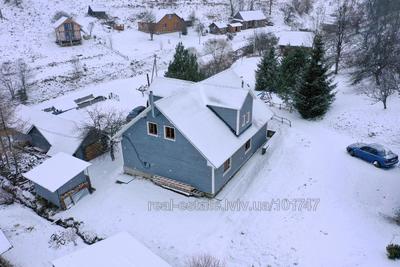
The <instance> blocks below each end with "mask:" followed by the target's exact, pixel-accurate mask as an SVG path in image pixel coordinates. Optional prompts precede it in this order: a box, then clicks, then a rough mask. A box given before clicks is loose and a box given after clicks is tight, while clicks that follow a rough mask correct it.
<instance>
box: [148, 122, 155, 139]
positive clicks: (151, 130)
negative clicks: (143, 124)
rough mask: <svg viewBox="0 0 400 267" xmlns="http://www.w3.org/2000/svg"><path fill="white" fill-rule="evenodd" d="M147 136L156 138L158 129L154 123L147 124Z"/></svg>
mask: <svg viewBox="0 0 400 267" xmlns="http://www.w3.org/2000/svg"><path fill="white" fill-rule="evenodd" d="M147 134H148V135H152V136H158V129H157V124H156V123H154V122H147Z"/></svg>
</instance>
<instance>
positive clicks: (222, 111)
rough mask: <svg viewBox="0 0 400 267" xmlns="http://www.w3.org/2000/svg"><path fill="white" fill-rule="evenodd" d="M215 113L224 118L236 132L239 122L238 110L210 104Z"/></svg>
mask: <svg viewBox="0 0 400 267" xmlns="http://www.w3.org/2000/svg"><path fill="white" fill-rule="evenodd" d="M208 107H209V108H210V109H211V110H212V111H214V113H215V114H216V115H217V116H218V117H219V118H220V119H222V120H223V121H224V122H225V123H226V125H228V126H229V128H230V129H231V130H232V132H234V133H235V134H236V124H237V112H238V111H237V110H236V109H229V108H221V107H215V106H208Z"/></svg>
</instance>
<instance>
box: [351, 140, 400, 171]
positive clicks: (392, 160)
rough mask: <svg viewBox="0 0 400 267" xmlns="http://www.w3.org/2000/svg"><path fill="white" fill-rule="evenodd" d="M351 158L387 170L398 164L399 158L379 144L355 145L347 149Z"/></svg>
mask: <svg viewBox="0 0 400 267" xmlns="http://www.w3.org/2000/svg"><path fill="white" fill-rule="evenodd" d="M347 152H348V153H349V154H350V155H351V156H353V157H358V158H360V159H363V160H365V161H368V162H370V163H372V164H374V166H375V167H377V168H381V167H382V168H389V167H392V166H394V165H396V164H397V163H399V157H398V156H397V155H396V154H394V153H393V152H392V151H390V149H387V148H386V147H384V146H382V145H380V144H364V143H355V144H352V145H349V146H348V147H347Z"/></svg>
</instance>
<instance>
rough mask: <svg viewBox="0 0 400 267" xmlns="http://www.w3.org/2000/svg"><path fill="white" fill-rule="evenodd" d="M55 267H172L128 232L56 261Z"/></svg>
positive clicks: (54, 262)
mask: <svg viewBox="0 0 400 267" xmlns="http://www.w3.org/2000/svg"><path fill="white" fill-rule="evenodd" d="M52 263H53V265H54V267H78V266H82V267H83V266H84V267H111V266H115V267H117V266H118V267H143V266H146V267H171V265H169V264H168V263H167V262H166V261H164V260H163V259H162V258H160V257H159V256H157V255H156V254H154V253H153V252H152V251H151V250H150V249H148V248H147V247H146V246H144V245H143V244H141V243H140V242H139V241H137V240H136V239H134V238H133V237H132V236H131V235H130V234H128V233H127V232H122V233H119V234H116V235H114V236H111V237H109V238H107V239H105V240H103V241H100V242H97V243H95V244H93V245H90V246H88V247H86V248H84V249H80V250H77V251H75V252H73V253H71V254H69V255H66V256H64V257H61V258H59V259H56V260H54V261H53V262H52Z"/></svg>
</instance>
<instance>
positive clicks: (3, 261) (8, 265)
mask: <svg viewBox="0 0 400 267" xmlns="http://www.w3.org/2000/svg"><path fill="white" fill-rule="evenodd" d="M0 266H1V267H13V266H14V265H12V264H11V263H10V262H9V261H7V260H6V259H4V258H2V257H1V256H0Z"/></svg>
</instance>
